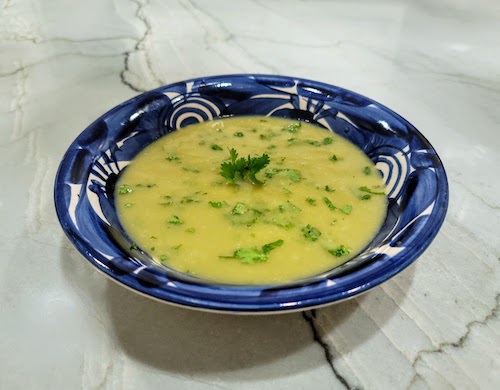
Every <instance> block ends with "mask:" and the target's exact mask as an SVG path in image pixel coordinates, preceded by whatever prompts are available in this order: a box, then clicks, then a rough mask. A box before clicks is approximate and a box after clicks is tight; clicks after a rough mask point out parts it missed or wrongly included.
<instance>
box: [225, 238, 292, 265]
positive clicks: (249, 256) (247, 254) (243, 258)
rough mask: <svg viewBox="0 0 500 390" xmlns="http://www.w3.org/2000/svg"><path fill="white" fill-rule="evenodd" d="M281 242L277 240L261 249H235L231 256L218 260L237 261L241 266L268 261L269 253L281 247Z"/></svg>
mask: <svg viewBox="0 0 500 390" xmlns="http://www.w3.org/2000/svg"><path fill="white" fill-rule="evenodd" d="M283 242H284V241H283V240H277V241H274V242H270V243H269V244H265V245H263V246H262V247H261V248H240V249H236V250H235V251H234V253H233V255H232V256H219V258H220V259H237V260H239V261H240V263H242V264H257V263H261V262H266V261H267V260H269V252H271V251H272V250H273V249H276V248H278V247H280V246H281V245H283Z"/></svg>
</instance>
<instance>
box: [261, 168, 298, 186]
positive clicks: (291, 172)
mask: <svg viewBox="0 0 500 390" xmlns="http://www.w3.org/2000/svg"><path fill="white" fill-rule="evenodd" d="M277 174H280V175H283V176H286V177H287V178H288V179H290V181H293V182H294V183H298V182H299V181H301V180H302V174H301V173H300V171H298V170H297V169H268V170H266V172H265V176H266V177H268V178H272V177H273V176H275V175H277Z"/></svg>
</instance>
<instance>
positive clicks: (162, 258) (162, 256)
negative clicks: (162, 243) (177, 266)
mask: <svg viewBox="0 0 500 390" xmlns="http://www.w3.org/2000/svg"><path fill="white" fill-rule="evenodd" d="M167 260H168V256H167V255H161V256H160V261H167Z"/></svg>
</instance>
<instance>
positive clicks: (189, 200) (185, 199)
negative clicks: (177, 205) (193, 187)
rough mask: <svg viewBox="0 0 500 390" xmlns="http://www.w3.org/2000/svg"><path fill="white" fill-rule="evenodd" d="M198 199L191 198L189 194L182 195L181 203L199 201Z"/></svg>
mask: <svg viewBox="0 0 500 390" xmlns="http://www.w3.org/2000/svg"><path fill="white" fill-rule="evenodd" d="M199 202H200V201H199V200H196V199H193V198H191V197H190V196H183V197H182V199H181V203H182V204H184V203H199Z"/></svg>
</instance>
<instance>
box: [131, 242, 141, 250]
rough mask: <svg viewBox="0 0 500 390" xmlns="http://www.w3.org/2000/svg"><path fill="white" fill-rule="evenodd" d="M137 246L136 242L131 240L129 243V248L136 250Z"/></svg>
mask: <svg viewBox="0 0 500 390" xmlns="http://www.w3.org/2000/svg"><path fill="white" fill-rule="evenodd" d="M138 249H139V247H138V246H137V244H136V243H135V242H133V243H132V244H131V245H130V250H138Z"/></svg>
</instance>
